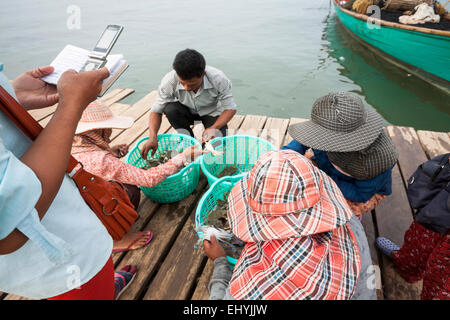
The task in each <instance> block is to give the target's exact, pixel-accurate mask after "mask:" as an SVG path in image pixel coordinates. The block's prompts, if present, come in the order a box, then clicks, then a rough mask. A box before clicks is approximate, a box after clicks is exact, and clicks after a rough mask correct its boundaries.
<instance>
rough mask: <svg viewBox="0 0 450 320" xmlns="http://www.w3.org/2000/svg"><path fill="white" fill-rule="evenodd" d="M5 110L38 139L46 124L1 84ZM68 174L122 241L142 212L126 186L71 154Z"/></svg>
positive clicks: (0, 95)
mask: <svg viewBox="0 0 450 320" xmlns="http://www.w3.org/2000/svg"><path fill="white" fill-rule="evenodd" d="M0 108H1V110H2V111H3V112H4V113H5V114H6V115H7V116H8V117H9V118H10V119H11V120H12V121H13V122H14V123H15V124H16V125H17V126H18V127H19V128H20V129H21V130H22V131H23V132H24V133H25V134H26V135H27V136H28V137H29V138H30V139H31V140H35V139H36V137H37V136H38V135H39V133H40V132H41V131H42V130H43V128H42V126H41V125H40V124H39V123H38V122H37V121H36V120H35V119H34V118H33V117H32V116H31V115H30V114H29V113H28V112H27V111H26V110H25V109H24V108H23V107H22V106H21V105H20V104H19V103H18V102H17V101H16V100H15V99H14V98H13V97H12V96H11V95H10V94H9V93H8V92H7V91H6V90H5V89H4V88H3V87H1V86H0ZM67 173H68V174H69V176H70V177H71V178H72V179H73V180H74V181H75V183H76V185H77V187H78V189H79V191H80V194H81V196H82V197H83V199H84V201H86V203H87V205H88V206H89V207H90V208H91V209H92V211H94V213H95V214H96V215H97V217H98V218H99V219H100V221H101V222H102V223H103V225H104V226H105V227H106V229H107V230H108V232H109V234H110V235H111V237H112V238H113V239H114V240H120V239H122V237H123V236H124V234H125V233H127V232H128V231H129V230H130V228H131V226H132V224H133V223H134V222H135V221H136V219H137V218H138V216H139V215H138V213H137V212H136V210H135V209H134V206H133V204H132V203H131V201H130V198H129V197H128V194H127V193H126V191H125V190H124V189H123V188H122V186H121V185H120V184H119V183H117V182H114V181H107V180H105V179H103V178H101V177H98V176H95V175H93V174H90V173H89V172H87V171H85V170H84V169H83V165H82V164H81V163H79V162H78V161H77V160H75V158H74V157H72V156H70V160H69V165H68V168H67Z"/></svg>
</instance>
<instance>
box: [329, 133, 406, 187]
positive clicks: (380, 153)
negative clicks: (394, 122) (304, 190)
mask: <svg viewBox="0 0 450 320" xmlns="http://www.w3.org/2000/svg"><path fill="white" fill-rule="evenodd" d="M327 156H328V159H329V160H330V161H331V162H332V163H333V164H335V165H336V166H338V167H339V168H340V169H342V170H343V171H345V172H346V173H348V174H349V175H351V176H352V177H354V178H355V179H358V180H368V179H372V178H375V177H376V176H378V175H380V174H382V173H383V172H385V171H386V170H388V169H389V168H391V167H393V166H394V165H395V163H396V162H397V159H398V153H397V149H396V148H395V146H394V144H393V143H392V140H391V138H389V137H388V135H387V134H386V133H385V132H384V131H382V132H381V133H380V135H379V136H378V138H377V139H376V140H375V142H374V143H372V144H371V145H370V146H368V147H367V148H366V149H363V150H360V151H354V152H327Z"/></svg>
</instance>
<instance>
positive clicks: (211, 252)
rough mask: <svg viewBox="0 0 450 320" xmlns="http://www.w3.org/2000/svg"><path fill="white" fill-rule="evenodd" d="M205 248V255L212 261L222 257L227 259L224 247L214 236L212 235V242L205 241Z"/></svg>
mask: <svg viewBox="0 0 450 320" xmlns="http://www.w3.org/2000/svg"><path fill="white" fill-rule="evenodd" d="M203 247H204V248H205V253H206V255H207V256H208V258H210V259H211V260H213V261H214V260H215V259H217V258H220V257H226V256H227V255H226V253H225V250H224V249H223V248H222V246H221V245H220V244H219V242H217V239H216V237H215V236H214V235H211V238H210V240H209V241H208V240H203Z"/></svg>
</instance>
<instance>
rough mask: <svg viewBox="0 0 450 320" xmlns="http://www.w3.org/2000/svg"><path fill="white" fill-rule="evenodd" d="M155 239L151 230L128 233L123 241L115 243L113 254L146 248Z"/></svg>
mask: <svg viewBox="0 0 450 320" xmlns="http://www.w3.org/2000/svg"><path fill="white" fill-rule="evenodd" d="M152 237H153V233H152V232H151V231H150V230H145V231H135V232H128V233H127V234H126V235H124V236H123V238H122V239H121V240H115V241H114V243H113V252H121V251H127V250H135V249H139V248H142V247H143V246H145V245H146V244H147V243H148V242H150V240H151V239H152Z"/></svg>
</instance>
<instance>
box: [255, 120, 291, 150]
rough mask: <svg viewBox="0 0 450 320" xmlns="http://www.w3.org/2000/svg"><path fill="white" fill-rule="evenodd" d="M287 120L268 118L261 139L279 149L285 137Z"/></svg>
mask: <svg viewBox="0 0 450 320" xmlns="http://www.w3.org/2000/svg"><path fill="white" fill-rule="evenodd" d="M288 125H289V119H281V118H268V119H267V122H266V124H265V125H264V129H263V131H262V133H261V138H263V139H266V140H267V141H269V142H270V143H272V144H273V145H274V146H275V147H276V148H277V149H280V148H281V146H282V144H283V141H284V138H285V136H286V132H287V128H288Z"/></svg>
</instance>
